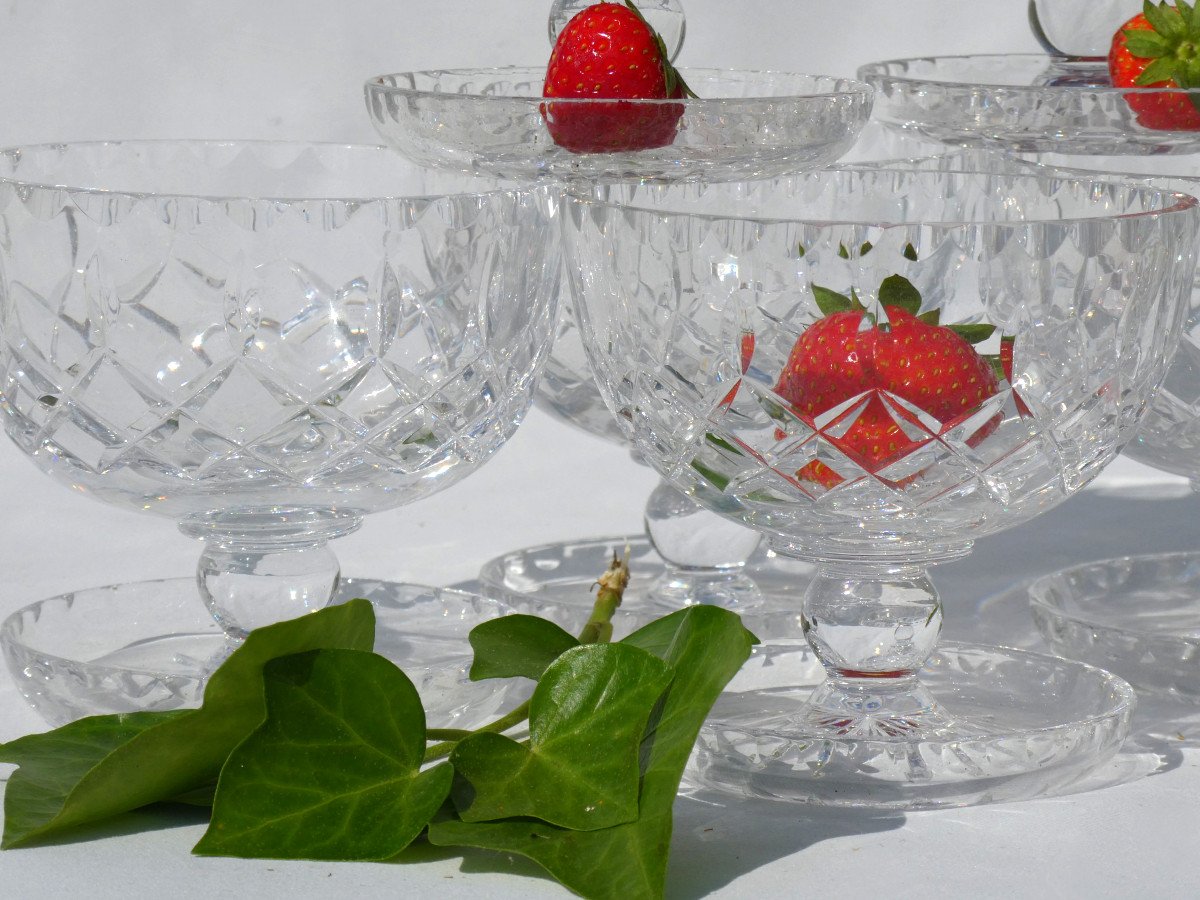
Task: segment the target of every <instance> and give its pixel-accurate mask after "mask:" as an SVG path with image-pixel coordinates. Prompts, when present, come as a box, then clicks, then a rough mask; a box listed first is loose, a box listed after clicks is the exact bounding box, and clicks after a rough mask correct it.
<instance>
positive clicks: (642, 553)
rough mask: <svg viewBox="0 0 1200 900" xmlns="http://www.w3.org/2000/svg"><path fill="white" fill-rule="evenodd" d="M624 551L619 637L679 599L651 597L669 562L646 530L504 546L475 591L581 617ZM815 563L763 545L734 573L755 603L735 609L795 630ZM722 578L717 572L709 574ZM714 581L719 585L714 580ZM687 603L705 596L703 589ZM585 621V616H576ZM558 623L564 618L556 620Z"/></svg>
mask: <svg viewBox="0 0 1200 900" xmlns="http://www.w3.org/2000/svg"><path fill="white" fill-rule="evenodd" d="M626 550H628V552H629V571H630V581H629V587H628V588H626V590H625V596H624V601H623V602H622V604H621V609H620V612H619V613H618V614H617V618H616V619H614V625H616V626H617V627H616V632H617V634H618V636H620V635H622V634H627V633H629V632H630V631H633V630H635V629H637V628H639V627H641V626H642V625H644V624H646V623H647V622H648V621H650V620H651V619H654V618H657V617H659V616H663V615H666V614H668V613H671V612H674V611H675V610H677V609H678V608H679V606H678V605H676V604H667V603H664V602H662V601H656V600H655V599H654V598H653V595H652V594H651V591H650V588H651V587H652V586H654V585H655V584H656V583H657V582H658V580H659V578H661V576H662V575H663V573H664V572H666V570H667V565H666V563H665V562H664V561H663V559H662V557H661V556H659V555H658V554H657V553H656V552H655V551H654V548H653V546H652V545H651V543H650V541H649V539H647V538H646V536H645V535H637V536H636V537H607V538H596V539H594V540H589V541H577V542H563V543H554V544H543V545H541V546H538V547H527V548H525V549H522V550H514V551H512V552H511V553H505V554H503V555H502V556H498V557H496V558H495V559H491V560H488V562H486V563H484V564H483V566H482V567H481V568H480V570H479V582H480V585H481V587H480V590H481V591H482V592H483V594H484V595H485V596H489V597H495V598H497V599H499V600H501V601H503V602H507V603H509V604H519V603H526V604H528V603H530V602H533V603H535V604H537V605H538V606H540V607H542V608H546V607H549V606H559V607H562V608H564V609H570V610H576V611H577V612H575V613H574V617H575V618H577V617H578V616H580V615H582V616H584V617H586V615H587V612H588V611H589V610H590V609H591V603H592V599H591V597H592V593H591V586H592V585H593V584H595V582H596V575H597V573H599V572H602V571H603V570H604V567H605V566H606V565H607V562H608V560H610V559H612V556H613V554H614V553H617V554H623V553H625V552H626ZM812 571H813V567H812V565H811V564H810V563H806V562H803V561H801V560H797V559H789V558H786V557H783V556H777V555H776V554H775V553H773V552H772V551H770V550H768V549H766V546H765V544H764V545H763V546H762V547H761V548H760V549H759V550H758V551H756V552H755V554H754V555H753V556H751V557H750V560H749V561H748V562H747V563H746V565H745V567H744V569H742V570H740V571H739V572H738V573H730V577H735V574H736V575H741V574H745V575H748V576H749V577H750V578H751V579H752V580H753V581H754V582H755V583H756V584H757V585H758V588H759V592H760V597H761V599H760V602H759V603H757V604H755V605H752V606H750V607H748V608H744V609H739V610H738V612H739V613H740V614H741V615H742V618H743V619H744V620H745V622H746V626H747V627H748V628H750V629H751V630H752V631H754V630H755V629H758V631H760V632H762V633H764V634H766V633H769V634H772V635H777V636H787V635H795V636H799V634H800V598H801V597H803V595H804V589H805V587H806V586H807V585H808V581H809V578H810V576H811V574H812ZM714 577H719V576H714ZM716 587H719V586H716ZM691 599H692V602H693V603H696V602H704V599H703V596H702V595H701V596H700V597H692V598H691ZM581 621H582V620H581ZM560 624H562V623H560Z"/></svg>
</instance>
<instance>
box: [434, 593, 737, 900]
mask: <svg viewBox="0 0 1200 900" xmlns="http://www.w3.org/2000/svg"><path fill="white" fill-rule="evenodd" d="M755 642H756V639H755V637H754V635H752V634H751V633H750V632H749V631H747V630H746V629H745V628H744V627H743V626H742V624H741V621H740V620H739V619H738V617H737V616H736V615H734V614H733V613H731V612H728V611H727V610H723V609H719V608H717V607H714V606H694V607H690V608H688V609H685V610H681V611H679V612H677V613H672V614H671V615H669V616H666V617H665V618H662V619H659V620H657V621H655V622H652V623H650V624H649V625H647V626H646V627H645V628H642V629H641V630H639V631H637V632H635V633H634V634H632V635H630V636H629V637H627V638H625V640H624V641H622V643H623V644H628V645H631V646H634V647H639V648H641V649H642V650H646V651H648V652H650V653H653V654H654V655H655V656H658V657H659V658H660V659H662V660H663V661H664V662H666V663H667V664H668V665H670V666H671V667H672V668H673V669H674V670H675V678H674V680H673V681H672V682H671V686H670V688H669V689H668V691H667V694H666V696H665V698H664V699H663V701H662V703H661V705H660V707H659V709H658V710H657V714H656V715H655V716H654V717H653V718H652V719H651V721H650V724H649V725H648V726H647V729H646V735H645V737H644V739H643V741H642V748H641V759H642V768H641V772H642V779H641V798H640V803H639V806H638V818H637V820H636V821H633V822H628V823H626V824H622V825H616V826H613V827H611V828H602V829H599V830H596V831H572V830H568V829H564V828H559V827H557V826H555V825H550V824H546V823H541V822H536V821H529V820H519V819H518V820H505V821H500V822H480V823H470V822H461V821H453V820H451V821H445V822H434V823H433V824H431V825H430V828H429V839H430V841H431V842H432V843H434V844H437V845H443V846H470V847H482V848H486V849H491V850H499V851H502V852H510V853H519V854H521V855H523V856H527V857H529V858H530V859H533V860H534V861H535V862H537V863H539V864H540V865H541V866H542V867H544V868H545V869H546V870H547V871H549V872H550V873H551V874H552V875H553V876H554V877H555V878H557V879H558V880H559V881H560V882H562V884H564V885H565V886H566V887H568V888H570V889H571V890H573V891H575V892H576V893H578V894H582V895H583V896H585V897H592V898H613V900H632V898H641V897H651V898H657V897H661V896H662V894H663V886H664V883H665V880H666V871H667V855H668V852H669V850H670V844H671V826H672V819H671V811H672V807H673V805H674V803H675V794H676V792H677V791H678V790H679V780H680V778H681V777H682V776H683V769H684V766H685V765H686V763H687V760H688V756H689V755H690V754H691V752H692V746H693V744H694V743H695V741H696V735H697V734H698V733H699V731H700V726H701V724H702V723H703V722H704V719H705V717H706V716H707V715H708V712H709V710H710V709H711V708H712V704H713V703H714V702H715V701H716V699H717V697H718V696H719V695H720V693H721V691H722V689H724V687H725V685H726V684H727V683H728V682H729V679H730V678H732V677H733V676H734V674H735V673H736V672H737V670H738V669H739V668H741V666H742V663H744V662H745V661H746V659H747V658H748V657H749V655H750V647H751V645H752V644H754V643H755Z"/></svg>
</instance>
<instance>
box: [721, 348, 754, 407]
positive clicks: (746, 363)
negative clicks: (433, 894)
mask: <svg viewBox="0 0 1200 900" xmlns="http://www.w3.org/2000/svg"><path fill="white" fill-rule="evenodd" d="M741 357H742V358H741V370H740V371H741V373H742V374H743V375H745V374H746V371H747V370H748V369H749V368H750V360H751V359H753V358H754V332H753V331H743V332H742V340H741ZM741 386H742V381H741V379H740V378H739V379H738V382H737V384H735V385H734V386H733V387H731V388H730V389H729V393H728V394H726V395H725V399H723V400H722V401H721V406H722V408H724V409H728V408H729V407H730V406H732V405H733V401H734V400H735V399H736V398H737V392H738V388H739V387H741Z"/></svg>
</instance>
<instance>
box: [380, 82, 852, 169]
mask: <svg viewBox="0 0 1200 900" xmlns="http://www.w3.org/2000/svg"><path fill="white" fill-rule="evenodd" d="M683 76H684V78H685V79H686V80H687V82H688V84H689V85H690V86H691V87H692V89H693V90H694V91H695V92H696V93H697V94H699V95H700V99H686V100H622V101H619V102H620V103H621V104H623V108H626V109H628V110H631V111H637V112H638V113H639V114H642V115H648V116H658V115H661V114H662V111H663V110H669V111H670V113H671V114H672V115H675V114H677V116H678V122H677V127H676V131H675V134H674V139H673V140H672V141H671V143H669V144H667V145H666V146H659V147H654V148H649V149H629V150H625V151H621V152H611V153H575V152H572V151H570V150H567V149H566V148H565V147H561V146H559V145H558V144H556V143H555V141H554V138H553V137H552V136H551V134H550V131H549V130H548V128H547V126H546V117H547V115H553V113H554V111H555V110H556V109H558V110H571V111H573V112H574V114H575V115H578V114H579V112H580V111H591V112H596V113H597V114H600V115H603V114H605V113H606V112H607V111H609V110H611V108H612V107H613V103H614V101H612V100H597V99H591V98H577V99H575V98H573V99H558V100H554V101H553V103H549V102H548V101H545V100H543V99H542V85H543V82H544V81H545V77H546V70H545V68H544V67H542V68H504V69H449V70H444V71H430V72H402V73H398V74H392V75H380V76H378V77H376V78H372V79H371V80H370V81H368V82H367V84H366V87H365V91H366V102H367V110H368V112H369V113H370V116H371V121H372V122H373V123H374V124H375V128H376V129H377V130H378V132H379V134H380V135H382V137H383V138H384V140H386V141H387V142H388V144H390V145H391V146H392V147H393V148H395V149H396V150H398V151H399V152H400V153H401V154H403V155H404V156H406V157H407V158H409V159H411V160H414V161H416V162H419V163H421V164H423V165H428V166H433V167H436V168H448V169H456V170H460V171H464V172H474V173H484V174H488V175H495V176H500V177H504V178H514V179H521V180H528V179H534V178H554V179H564V178H566V179H576V178H581V179H601V180H605V181H613V180H638V181H640V180H643V179H650V180H662V181H668V182H675V181H680V180H698V181H705V180H730V179H734V178H761V177H764V176H768V175H776V174H780V173H782V172H792V171H802V170H805V169H810V168H814V167H816V166H823V165H828V164H830V163H832V162H834V161H835V160H837V159H839V158H840V157H841V156H842V154H843V153H845V152H846V151H847V150H848V149H850V146H851V145H852V144H853V143H854V140H855V138H856V137H857V135H858V132H859V131H860V130H861V129H862V127H863V125H865V124H866V122H867V119H868V117H869V116H870V114H871V90H870V88H868V87H867V86H866V85H865V84H863V83H862V82H858V81H853V80H850V79H845V78H833V77H828V76H821V75H797V74H790V73H783V72H744V71H743V72H739V71H729V70H723V69H686V70H684V71H683Z"/></svg>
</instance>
